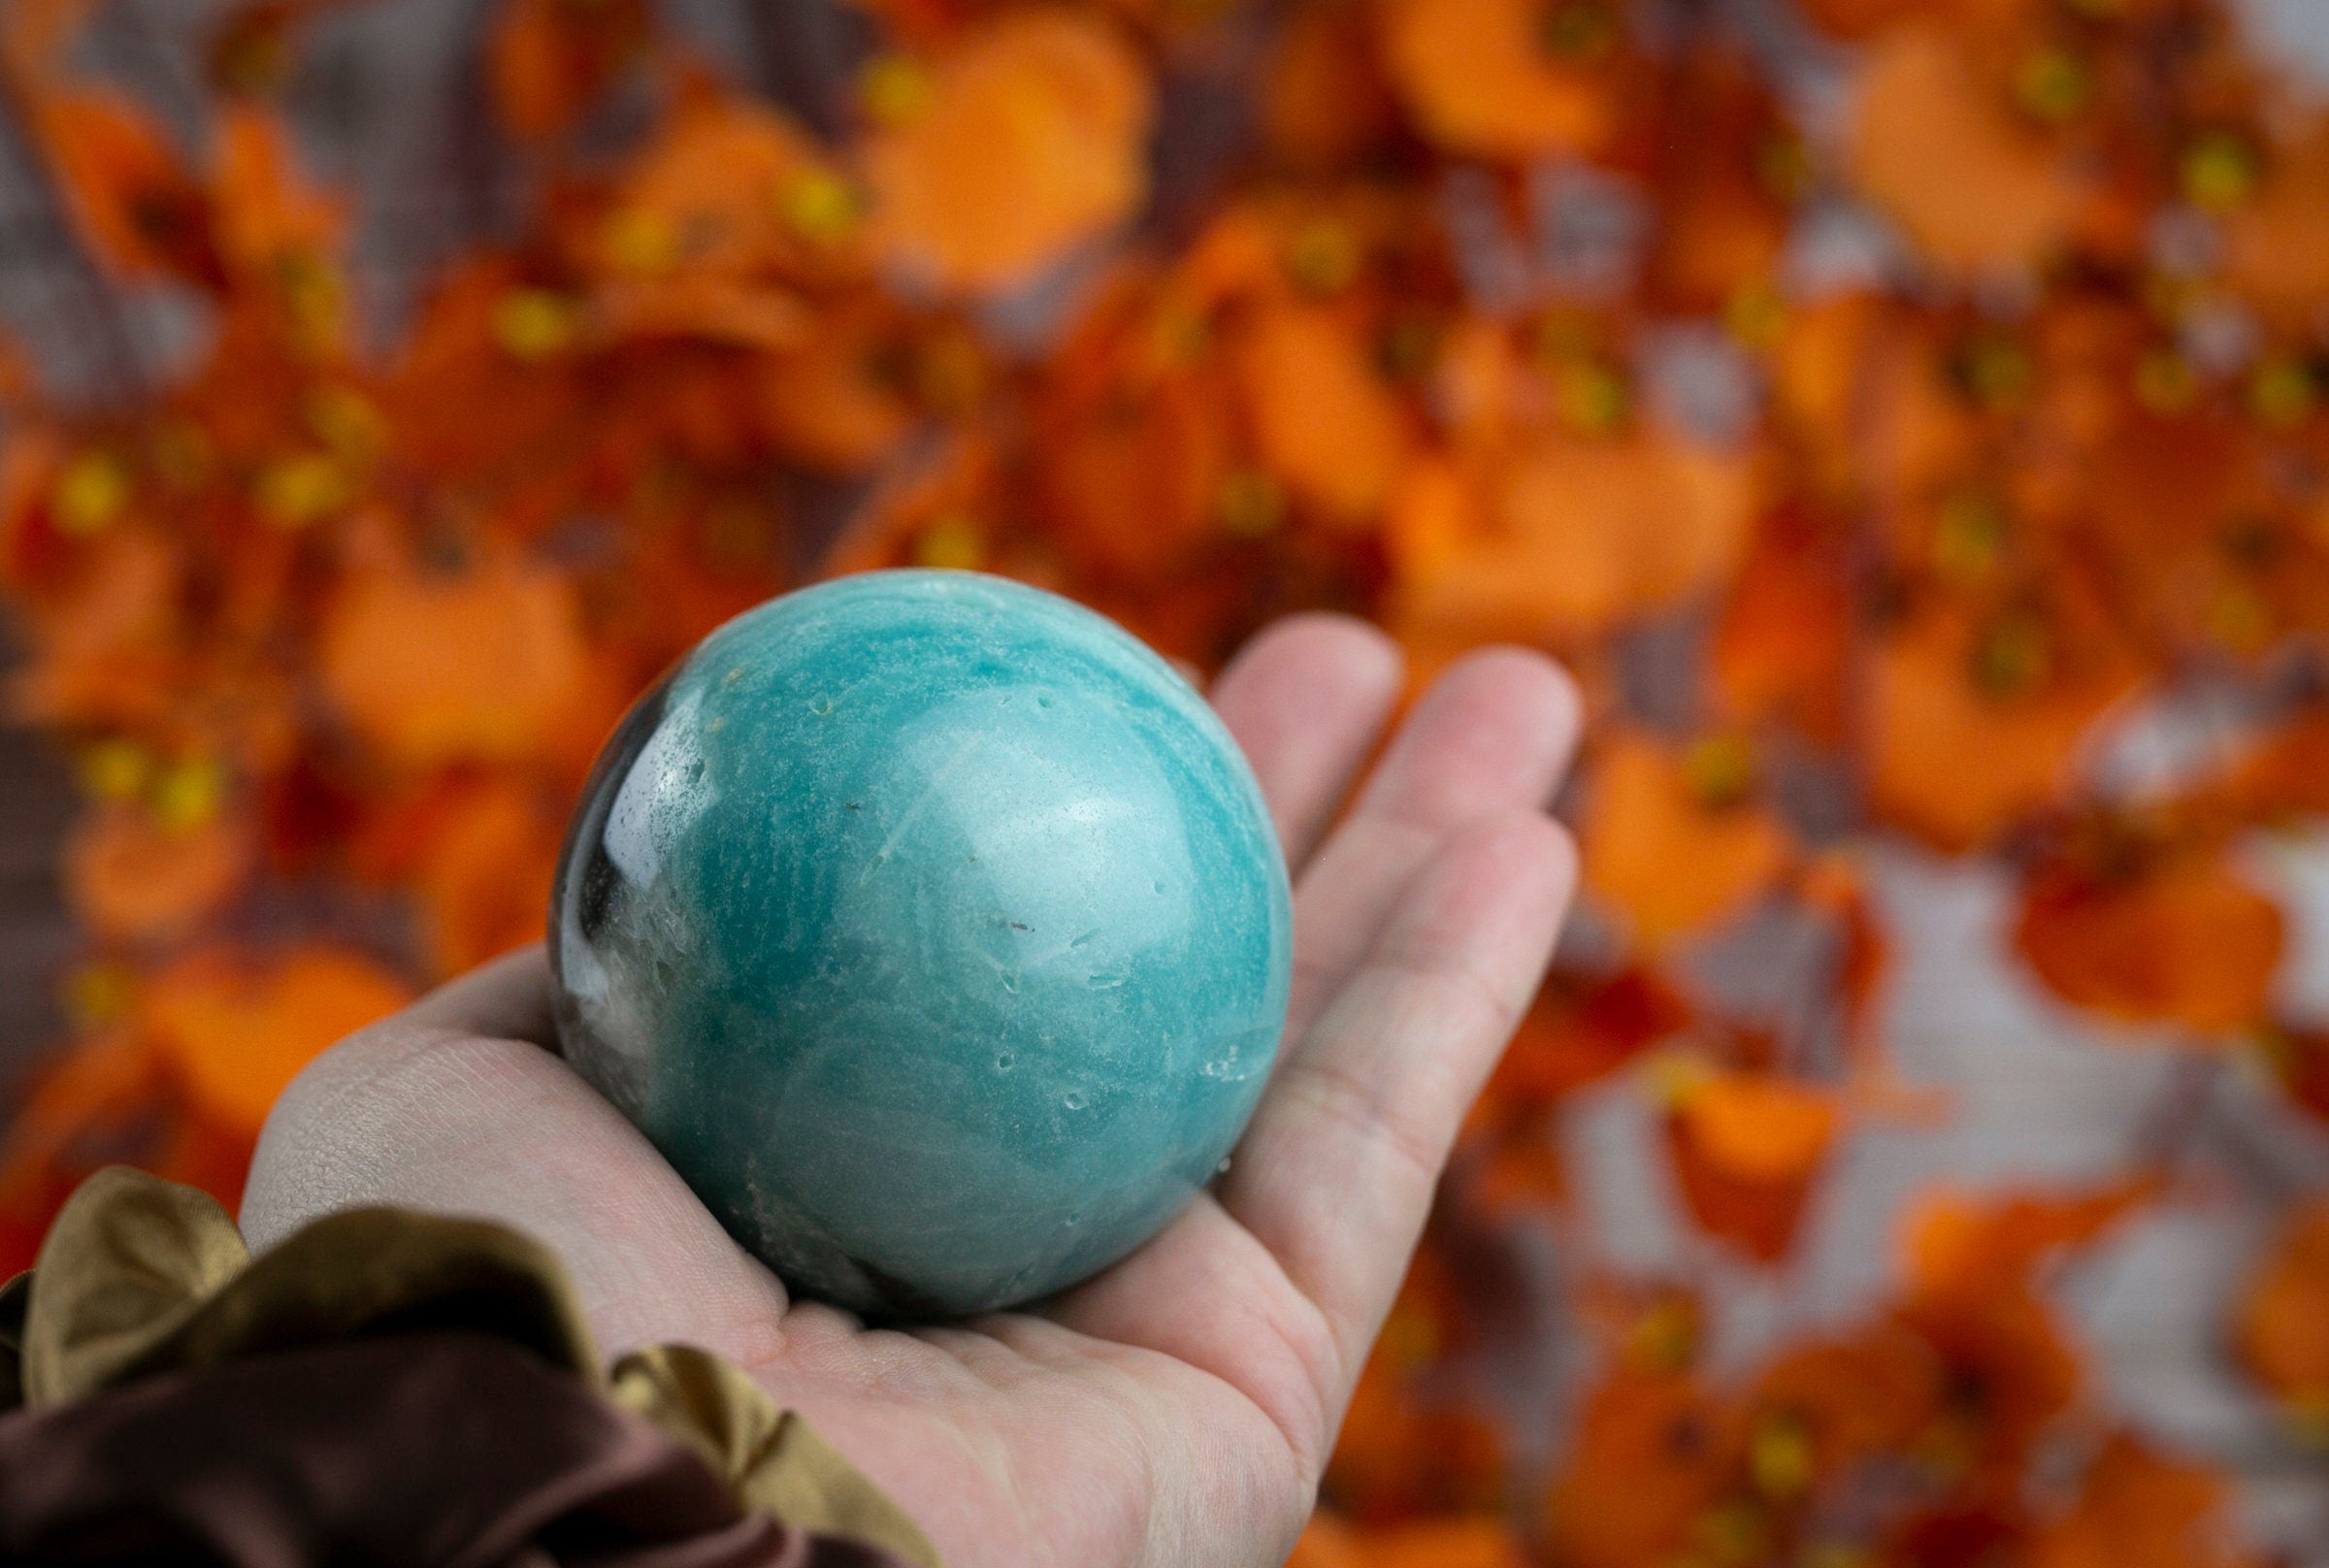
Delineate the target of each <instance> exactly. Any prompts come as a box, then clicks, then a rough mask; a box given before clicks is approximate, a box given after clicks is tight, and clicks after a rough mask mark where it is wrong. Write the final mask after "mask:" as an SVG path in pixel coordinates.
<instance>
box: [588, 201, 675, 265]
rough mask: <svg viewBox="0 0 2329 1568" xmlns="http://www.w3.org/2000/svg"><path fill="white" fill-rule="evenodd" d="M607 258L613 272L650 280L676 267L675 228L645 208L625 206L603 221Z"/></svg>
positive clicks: (660, 215) (667, 220)
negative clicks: (605, 226)
mask: <svg viewBox="0 0 2329 1568" xmlns="http://www.w3.org/2000/svg"><path fill="white" fill-rule="evenodd" d="M603 238H604V242H605V244H606V246H607V260H608V261H609V262H611V263H612V264H613V265H614V268H615V270H616V271H617V272H623V273H629V274H631V275H632V276H634V277H639V278H651V277H655V276H658V275H660V274H663V273H668V272H670V271H671V270H672V268H674V267H676V266H678V265H679V226H678V225H677V224H676V223H673V222H672V220H671V219H670V218H669V217H666V216H665V215H664V214H663V213H661V212H656V211H654V210H653V209H651V208H645V207H625V208H622V209H619V210H618V211H616V212H614V213H613V214H612V215H610V216H609V217H608V218H607V228H606V232H605V235H604V237H603Z"/></svg>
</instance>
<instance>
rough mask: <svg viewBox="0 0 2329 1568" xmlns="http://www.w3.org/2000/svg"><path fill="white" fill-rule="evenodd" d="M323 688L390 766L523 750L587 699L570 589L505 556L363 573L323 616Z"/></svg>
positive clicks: (535, 747) (541, 741)
mask: <svg viewBox="0 0 2329 1568" xmlns="http://www.w3.org/2000/svg"><path fill="white" fill-rule="evenodd" d="M321 663H322V676H323V683H324V689H325V691H326V692H327V693H328V694H329V695H330V696H331V698H332V700H333V702H335V704H337V706H338V707H339V709H340V711H341V713H342V714H343V716H344V717H345V719H346V720H347V722H348V725H349V726H350V728H352V729H353V730H354V731H355V732H356V734H357V735H360V736H362V737H363V738H364V739H365V740H366V741H367V742H369V743H370V744H371V745H373V746H375V747H377V749H378V750H379V751H380V752H381V753H382V754H383V755H385V756H386V757H388V758H389V759H391V760H392V761H395V762H397V763H399V764H402V765H405V766H410V767H425V766H431V765H436V764H441V763H446V762H454V761H459V760H463V759H471V758H475V759H484V760H491V759H497V758H508V759H515V758H522V757H528V756H532V755H534V754H536V753H537V752H539V751H541V750H542V749H543V748H544V747H545V746H546V745H547V743H548V742H549V740H550V739H551V737H552V736H553V735H555V734H556V733H557V732H558V731H559V730H560V729H561V727H562V723H563V721H564V720H565V719H566V718H567V716H568V715H569V714H570V712H572V711H573V709H574V704H575V703H576V702H577V701H578V700H579V699H581V698H582V697H584V696H585V695H587V682H588V675H589V664H588V650H587V648H586V647H585V645H584V643H583V640H582V629H581V624H580V619H579V613H578V611H577V608H576V605H575V603H574V591H573V588H572V585H571V584H569V583H568V582H567V581H566V579H564V578H563V577H561V576H559V575H557V574H555V573H553V572H548V571H545V570H542V569H540V568H535V567H529V566H524V565H521V564H518V563H515V562H505V561H491V562H483V563H478V564H476V565H475V566H473V567H472V568H471V569H469V570H468V571H465V572H457V573H451V574H446V575H442V576H439V575H432V574H428V573H423V572H410V571H378V572H368V573H366V574H364V575H362V576H360V577H358V578H357V579H356V580H355V581H353V582H352V583H350V584H349V585H348V586H347V587H346V589H345V591H344V593H343V594H342V595H341V597H340V598H339V599H338V600H337V601H336V602H335V603H334V604H332V605H331V606H330V608H329V609H328V611H327V613H326V619H325V624H324V629H323V637H322V648H321Z"/></svg>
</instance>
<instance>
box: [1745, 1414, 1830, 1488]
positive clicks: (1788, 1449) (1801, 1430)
mask: <svg viewBox="0 0 2329 1568" xmlns="http://www.w3.org/2000/svg"><path fill="white" fill-rule="evenodd" d="M1816 1457H1817V1455H1816V1454H1814V1453H1813V1450H1812V1434H1811V1430H1810V1428H1809V1427H1807V1426H1805V1425H1804V1423H1803V1418H1802V1417H1800V1416H1797V1415H1794V1414H1793V1413H1791V1412H1788V1411H1780V1412H1776V1413H1774V1414H1772V1415H1768V1416H1765V1417H1764V1418H1763V1419H1762V1420H1760V1421H1756V1422H1755V1431H1754V1433H1753V1435H1751V1436H1750V1437H1749V1439H1748V1443H1747V1468H1748V1472H1749V1473H1750V1474H1751V1475H1752V1476H1753V1477H1754V1478H1755V1490H1756V1491H1758V1492H1760V1493H1762V1494H1763V1495H1764V1496H1765V1497H1768V1498H1769V1499H1771V1500H1772V1501H1773V1502H1775V1503H1784V1502H1791V1501H1793V1500H1794V1499H1795V1498H1798V1497H1801V1496H1802V1495H1803V1494H1804V1493H1805V1492H1807V1491H1809V1490H1811V1488H1812V1467H1813V1461H1814V1459H1815V1458H1816Z"/></svg>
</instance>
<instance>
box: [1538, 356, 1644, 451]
mask: <svg viewBox="0 0 2329 1568" xmlns="http://www.w3.org/2000/svg"><path fill="white" fill-rule="evenodd" d="M1632 403H1633V399H1632V395H1631V394H1630V393H1629V392H1628V391H1627V390H1626V387H1625V378H1624V376H1620V375H1619V374H1618V373H1617V372H1616V371H1615V370H1613V369H1612V368H1611V367H1610V366H1608V365H1606V364H1604V363H1603V362H1601V361H1600V360H1598V359H1592V358H1577V359H1570V360H1566V361H1563V362H1562V363H1561V364H1560V365H1558V366H1557V367H1556V368H1555V370H1554V373H1553V404H1554V407H1555V408H1557V409H1558V410H1559V413H1560V418H1561V422H1562V423H1563V424H1566V425H1567V426H1568V427H1569V428H1570V429H1571V430H1574V431H1577V432H1579V433H1581V434H1583V435H1587V436H1607V435H1610V434H1612V433H1613V432H1615V431H1616V430H1617V429H1618V428H1619V427H1620V426H1621V425H1623V424H1624V422H1625V416H1626V414H1627V413H1628V412H1630V411H1631V408H1632Z"/></svg>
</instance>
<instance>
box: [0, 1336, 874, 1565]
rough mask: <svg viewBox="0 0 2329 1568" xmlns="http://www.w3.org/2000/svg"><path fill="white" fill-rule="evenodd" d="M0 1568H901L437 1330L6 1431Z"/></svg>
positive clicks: (667, 1442)
mask: <svg viewBox="0 0 2329 1568" xmlns="http://www.w3.org/2000/svg"><path fill="white" fill-rule="evenodd" d="M0 1560H5V1561H7V1562H10V1563H22V1564H25V1565H27V1568H32V1565H45V1564H59V1565H62V1564H68V1563H70V1564H76V1565H89V1564H124V1565H126V1564H130V1563H140V1562H174V1563H187V1564H216V1565H221V1568H310V1565H315V1564H324V1563H341V1562H361V1563H365V1564H373V1565H377V1568H495V1565H500V1564H508V1565H509V1568H520V1565H523V1568H549V1565H553V1564H556V1565H574V1568H746V1565H750V1568H812V1565H813V1568H898V1564H897V1559H895V1558H893V1557H890V1556H888V1555H887V1554H886V1553H883V1552H879V1551H877V1550H876V1549H874V1548H871V1547H869V1546H865V1545H862V1544H859V1543H855V1542H843V1541H838V1540H835V1539H832V1538H829V1537H826V1538H820V1537H813V1536H810V1535H808V1534H807V1533H805V1532H801V1531H796V1530H793V1529H790V1528H788V1527H787V1526H786V1525H784V1524H782V1523H779V1522H778V1521H777V1520H776V1519H774V1518H772V1517H771V1516H770V1515H767V1514H763V1513H756V1512H748V1511H746V1510H745V1509H743V1508H742V1507H741V1506H740V1505H739V1504H738V1501H737V1499H736V1497H735V1495H734V1494H733V1493H732V1492H731V1491H730V1489H729V1488H728V1486H726V1485H725V1484H724V1483H723V1481H722V1479H721V1478H720V1477H719V1476H718V1475H717V1474H715V1473H714V1472H713V1471H712V1470H711V1469H709V1468H708V1467H707V1466H705V1464H704V1462H703V1461H702V1459H701V1458H700V1457H699V1456H698V1455H697V1454H696V1453H695V1452H694V1451H693V1450H692V1449H691V1448H689V1447H688V1446H687V1445H686V1444H684V1443H681V1442H679V1441H678V1440H676V1439H674V1438H672V1437H671V1436H669V1435H667V1434H666V1433H664V1432H662V1431H660V1430H658V1429H657V1428H656V1427H655V1426H653V1425H652V1424H650V1423H649V1422H647V1421H642V1420H640V1419H639V1418H637V1417H635V1416H632V1415H631V1414H629V1413H628V1412H625V1411H622V1410H619V1409H617V1408H616V1407H614V1406H613V1405H611V1404H609V1403H607V1401H605V1400H603V1399H600V1398H598V1397H597V1396H596V1395H594V1394H593V1393H592V1392H591V1390H590V1389H589V1388H587V1387H586V1386H585V1385H584V1384H583V1383H581V1382H580V1381H579V1380H577V1379H575V1378H574V1377H572V1376H570V1375H568V1374H566V1373H564V1372H561V1371H560V1370H559V1369H557V1368H556V1367H554V1366H552V1365H550V1364H549V1363H548V1362H546V1361H544V1360H543V1359H542V1358H541V1356H537V1355H534V1354H532V1353H531V1352H530V1351H528V1350H526V1349H523V1348H521V1347H520V1346H518V1345H515V1344H512V1343H510V1342H508V1341H506V1340H500V1339H495V1338H491V1337H488V1336H485V1335H480V1334H468V1333H444V1332H439V1333H429V1334H408V1335H395V1336H383V1337H377V1338H371V1339H362V1340H356V1341H352V1342H349V1343H345V1344H340V1345H332V1346H327V1347H323V1348H319V1349H313V1350H305V1351H297V1352H288V1353H281V1354H277V1355H272V1356H258V1357H255V1358H253V1359H250V1360H247V1361H242V1362H238V1363H235V1364H233V1365H229V1366H222V1367H216V1368H213V1369H210V1370H206V1371H202V1372H192V1373H179V1374H173V1375H168V1376H160V1377H153V1378H148V1379H145V1380H143V1381H140V1382H137V1383H133V1384H130V1385H128V1386H126V1387H122V1388H115V1389H113V1390H111V1391H109V1392H106V1393H103V1394H99V1395H97V1396H95V1397H93V1398H89V1399H84V1400H82V1401H80V1402H78V1403H74V1404H68V1405H63V1406H58V1407H52V1408H49V1409H28V1410H23V1411H19V1412H17V1413H16V1414H15V1415H13V1416H9V1417H7V1418H5V1419H0Z"/></svg>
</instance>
